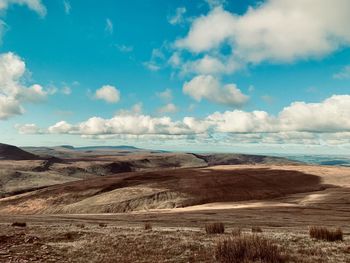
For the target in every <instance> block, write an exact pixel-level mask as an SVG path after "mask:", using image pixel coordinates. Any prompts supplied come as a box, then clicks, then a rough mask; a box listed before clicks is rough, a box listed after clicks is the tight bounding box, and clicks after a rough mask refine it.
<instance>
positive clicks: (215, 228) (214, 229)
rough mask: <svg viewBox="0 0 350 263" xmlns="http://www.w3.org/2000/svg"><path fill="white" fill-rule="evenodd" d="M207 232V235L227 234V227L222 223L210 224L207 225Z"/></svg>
mask: <svg viewBox="0 0 350 263" xmlns="http://www.w3.org/2000/svg"><path fill="white" fill-rule="evenodd" d="M205 232H206V233H207V234H223V233H224V232H225V226H224V224H223V223H221V222H216V223H208V224H206V225H205Z"/></svg>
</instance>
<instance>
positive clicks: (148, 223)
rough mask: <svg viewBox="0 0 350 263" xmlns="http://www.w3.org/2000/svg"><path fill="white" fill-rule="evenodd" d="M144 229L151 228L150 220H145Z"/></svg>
mask: <svg viewBox="0 0 350 263" xmlns="http://www.w3.org/2000/svg"><path fill="white" fill-rule="evenodd" d="M144 229H145V230H152V225H151V223H150V222H146V223H145V225H144Z"/></svg>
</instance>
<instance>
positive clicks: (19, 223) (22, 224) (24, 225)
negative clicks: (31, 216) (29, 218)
mask: <svg viewBox="0 0 350 263" xmlns="http://www.w3.org/2000/svg"><path fill="white" fill-rule="evenodd" d="M12 226H17V227H26V226H27V223H26V222H13V223H12Z"/></svg>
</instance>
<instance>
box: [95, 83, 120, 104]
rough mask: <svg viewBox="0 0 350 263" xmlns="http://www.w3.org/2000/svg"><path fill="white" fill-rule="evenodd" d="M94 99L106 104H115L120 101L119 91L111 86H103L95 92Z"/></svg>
mask: <svg viewBox="0 0 350 263" xmlns="http://www.w3.org/2000/svg"><path fill="white" fill-rule="evenodd" d="M95 98H96V99H99V100H104V101H106V102H108V103H117V102H118V101H119V100H120V91H119V90H118V89H117V88H116V87H113V86H111V85H104V86H102V87H101V88H100V89H98V90H96V93H95Z"/></svg>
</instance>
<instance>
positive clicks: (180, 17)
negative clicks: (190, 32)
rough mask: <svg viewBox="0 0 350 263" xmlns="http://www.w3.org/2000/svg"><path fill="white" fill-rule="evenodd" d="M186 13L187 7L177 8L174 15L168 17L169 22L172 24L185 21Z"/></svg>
mask: <svg viewBox="0 0 350 263" xmlns="http://www.w3.org/2000/svg"><path fill="white" fill-rule="evenodd" d="M185 13H186V8H185V7H178V8H176V12H175V14H174V15H172V16H170V17H168V22H169V23H170V24H172V25H177V24H181V23H183V22H184V21H185V19H184V14H185Z"/></svg>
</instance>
